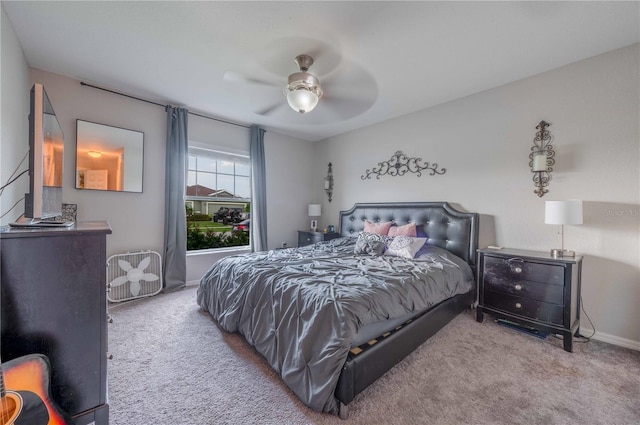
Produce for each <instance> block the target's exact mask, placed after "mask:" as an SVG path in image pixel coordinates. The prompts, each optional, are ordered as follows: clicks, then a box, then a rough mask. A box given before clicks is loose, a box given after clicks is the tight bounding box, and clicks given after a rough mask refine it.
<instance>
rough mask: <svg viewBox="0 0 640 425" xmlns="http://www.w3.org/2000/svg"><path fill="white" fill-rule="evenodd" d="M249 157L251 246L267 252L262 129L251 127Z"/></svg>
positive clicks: (265, 187) (256, 249)
mask: <svg viewBox="0 0 640 425" xmlns="http://www.w3.org/2000/svg"><path fill="white" fill-rule="evenodd" d="M249 155H250V157H251V195H252V197H253V201H252V202H251V232H250V233H251V246H252V249H253V250H254V251H266V250H267V185H266V179H265V175H266V172H265V165H264V129H262V128H260V127H258V126H256V125H252V126H251V140H250V145H249Z"/></svg>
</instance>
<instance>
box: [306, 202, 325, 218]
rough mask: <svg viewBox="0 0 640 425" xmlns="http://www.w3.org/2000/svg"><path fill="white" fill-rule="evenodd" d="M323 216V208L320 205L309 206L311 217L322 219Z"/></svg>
mask: <svg viewBox="0 0 640 425" xmlns="http://www.w3.org/2000/svg"><path fill="white" fill-rule="evenodd" d="M321 215H322V207H321V206H320V204H309V217H320V216H321Z"/></svg>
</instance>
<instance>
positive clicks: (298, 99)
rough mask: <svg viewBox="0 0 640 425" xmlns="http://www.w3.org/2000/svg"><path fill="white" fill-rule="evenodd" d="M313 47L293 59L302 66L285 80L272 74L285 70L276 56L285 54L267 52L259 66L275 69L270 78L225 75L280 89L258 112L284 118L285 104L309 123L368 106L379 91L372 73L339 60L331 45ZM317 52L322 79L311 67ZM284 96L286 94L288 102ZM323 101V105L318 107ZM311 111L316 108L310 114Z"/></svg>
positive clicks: (345, 115)
mask: <svg viewBox="0 0 640 425" xmlns="http://www.w3.org/2000/svg"><path fill="white" fill-rule="evenodd" d="M298 47H300V46H298ZM300 50H303V51H304V50H308V49H305V48H302V49H299V50H298V52H299V51H300ZM314 50H315V54H312V53H310V52H305V53H301V54H297V55H296V56H295V58H294V62H295V63H296V65H297V66H298V69H299V70H298V71H296V72H294V73H292V74H290V75H289V76H288V78H287V80H286V82H285V81H283V80H284V79H283V78H282V79H280V81H281V82H280V83H278V82H276V80H274V79H273V74H276V75H277V74H278V73H280V72H283V71H285V70H284V69H283V68H284V66H283V65H284V64H283V63H282V62H281V61H278V60H277V59H276V57H280V58H282V54H279V55H275V56H266V55H265V57H264V60H263V61H259V62H261V63H262V64H264V65H263V66H261V67H260V68H263V69H264V68H266V69H267V70H269V71H270V72H271V73H272V75H271V76H270V77H269V78H268V79H264V78H261V77H254V76H249V75H246V74H243V73H240V72H234V71H229V70H228V71H226V72H225V73H224V75H223V79H224V80H225V81H227V82H229V83H232V84H247V83H248V84H251V85H258V86H262V87H271V88H275V89H277V92H276V93H279V94H280V96H281V97H279V99H278V100H275V99H274V100H273V101H271V102H269V103H268V104H267V105H266V107H263V108H260V109H258V110H256V111H255V113H256V114H258V115H262V116H270V117H271V118H273V119H283V120H285V119H287V117H290V116H291V115H290V114H291V113H290V112H289V113H288V114H287V112H286V111H287V109H288V108H282V107H283V106H284V105H287V104H288V105H289V107H290V108H291V110H293V111H295V112H298V113H299V114H298V115H304V116H305V120H304V122H305V123H307V124H322V123H328V122H335V121H342V120H345V119H349V118H351V117H354V116H356V115H359V114H361V113H362V112H364V111H366V110H367V109H369V108H370V107H371V105H373V103H374V102H375V100H376V98H377V95H378V88H377V84H376V82H375V80H374V79H373V77H372V76H371V74H370V73H369V72H368V71H367V70H366V69H364V68H362V67H361V66H358V65H356V64H355V63H353V62H351V61H344V60H342V61H340V60H339V56H338V55H337V54H334V53H333V52H331V51H329V50H328V49H314ZM290 52H291V50H290ZM316 55H319V56H321V57H322V58H321V60H320V59H319V60H318V63H317V66H318V67H319V68H318V69H319V70H320V71H319V72H320V73H321V74H322V75H321V77H322V83H321V82H320V78H318V76H317V74H315V73H312V72H310V71H309V70H310V68H311V66H312V65H314V63H315V62H316V61H315V59H314V58H315V57H316ZM253 72H255V68H254V71H253ZM285 72H286V71H285ZM280 75H282V74H280ZM265 76H266V75H265ZM282 97H284V98H286V102H284V99H282ZM253 100H254V99H251V101H253ZM320 104H322V105H323V106H322V107H318V105H320ZM316 107H317V109H316ZM314 109H315V111H314ZM311 111H314V112H313V113H312V114H309V112H311Z"/></svg>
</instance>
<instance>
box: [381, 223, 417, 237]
mask: <svg viewBox="0 0 640 425" xmlns="http://www.w3.org/2000/svg"><path fill="white" fill-rule="evenodd" d="M388 235H389V236H410V237H412V238H415V237H417V236H418V234H417V232H416V223H409V224H405V225H404V226H391V227H390V228H389V233H388Z"/></svg>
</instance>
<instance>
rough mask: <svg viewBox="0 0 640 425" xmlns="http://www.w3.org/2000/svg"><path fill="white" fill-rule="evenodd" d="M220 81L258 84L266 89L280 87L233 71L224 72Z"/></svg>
mask: <svg viewBox="0 0 640 425" xmlns="http://www.w3.org/2000/svg"><path fill="white" fill-rule="evenodd" d="M222 79H223V80H224V81H228V82H230V83H250V84H258V85H261V86H268V87H280V85H278V84H275V83H272V82H269V81H266V80H260V79H258V78H253V77H249V76H246V75H244V74H240V73H239V72H235V71H225V72H224V75H223V76H222Z"/></svg>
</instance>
